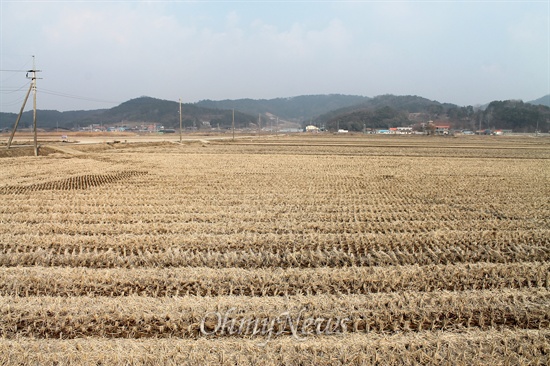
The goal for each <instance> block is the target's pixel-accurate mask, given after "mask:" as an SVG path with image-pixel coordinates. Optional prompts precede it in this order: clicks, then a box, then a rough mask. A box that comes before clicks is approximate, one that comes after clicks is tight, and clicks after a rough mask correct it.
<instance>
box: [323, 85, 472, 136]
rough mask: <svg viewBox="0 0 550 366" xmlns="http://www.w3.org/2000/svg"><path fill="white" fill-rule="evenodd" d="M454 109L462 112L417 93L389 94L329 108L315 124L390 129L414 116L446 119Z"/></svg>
mask: <svg viewBox="0 0 550 366" xmlns="http://www.w3.org/2000/svg"><path fill="white" fill-rule="evenodd" d="M451 110H457V111H460V107H458V106H456V105H454V104H449V103H440V102H437V101H434V100H429V99H426V98H423V97H419V96H416V95H405V96H398V95H391V94H387V95H380V96H377V97H374V98H371V99H368V100H367V101H365V102H363V103H361V104H357V105H353V106H349V107H345V108H340V109H336V110H333V111H330V112H328V113H326V114H324V115H321V116H319V117H318V118H316V119H315V120H314V123H315V124H316V125H318V126H325V127H326V128H327V129H329V130H335V129H337V128H343V129H349V130H352V131H360V130H362V129H363V128H364V127H366V128H389V127H397V126H404V125H409V124H411V118H413V121H412V122H414V117H419V119H420V120H421V121H423V122H426V121H428V120H437V119H441V118H446V117H447V115H446V114H447V112H448V111H451ZM472 112H473V109H472ZM411 114H415V115H417V116H411ZM457 114H458V113H457Z"/></svg>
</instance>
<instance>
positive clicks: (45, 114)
mask: <svg viewBox="0 0 550 366" xmlns="http://www.w3.org/2000/svg"><path fill="white" fill-rule="evenodd" d="M37 114H38V125H39V127H40V128H46V129H48V128H55V127H56V126H59V127H62V128H77V127H78V126H80V127H83V126H88V125H90V124H92V123H96V124H105V125H106V124H124V122H143V123H158V124H162V125H164V126H165V127H166V128H176V127H179V103H177V102H173V101H168V100H162V99H156V98H151V97H139V98H135V99H131V100H129V101H127V102H124V103H122V104H120V105H118V106H116V107H113V108H111V109H100V110H91V111H68V112H58V111H47V110H39V111H38V113H37ZM16 118H17V114H15V113H0V128H11V127H12V126H13V124H14V122H15V120H16ZM32 118H33V113H32V111H27V112H25V113H23V116H22V117H21V122H20V126H22V127H30V126H31V125H32ZM204 121H208V122H210V124H211V126H213V127H216V126H217V125H218V124H219V125H220V127H222V126H223V127H227V126H231V124H232V111H231V110H220V109H211V108H204V107H201V106H197V105H195V104H190V103H186V104H182V123H183V126H184V127H190V126H197V127H200V126H201V125H202V122H204ZM256 121H257V116H252V115H247V114H245V113H242V112H239V111H238V110H236V111H235V125H236V126H237V127H248V126H249V125H250V123H254V122H256Z"/></svg>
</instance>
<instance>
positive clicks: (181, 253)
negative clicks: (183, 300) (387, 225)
mask: <svg viewBox="0 0 550 366" xmlns="http://www.w3.org/2000/svg"><path fill="white" fill-rule="evenodd" d="M532 234H533V233H528V235H526V239H527V240H511V238H510V239H508V240H502V239H501V238H498V237H497V238H494V237H491V236H489V237H487V238H485V239H483V240H479V241H476V240H468V239H464V238H460V237H456V238H452V237H451V238H442V239H440V238H437V237H435V238H433V237H432V238H428V237H427V238H426V240H418V239H417V240H411V241H405V240H404V241H401V242H400V241H395V242H390V243H389V245H384V244H386V243H377V242H376V241H374V242H373V243H371V242H369V241H368V239H364V238H363V240H357V241H354V240H353V239H354V238H353V237H345V238H344V240H340V239H341V238H339V237H337V236H335V237H333V241H322V240H321V238H320V237H318V236H317V237H316V236H312V237H310V238H309V239H307V240H301V239H300V238H295V239H296V240H295V241H285V240H281V238H277V236H274V237H273V240H272V241H269V240H266V239H270V237H262V238H261V239H262V240H261V241H259V242H258V241H257V240H254V239H253V237H252V238H250V239H246V238H245V240H243V241H242V242H241V241H238V240H237V238H232V241H230V242H225V243H223V242H221V240H224V239H227V238H223V237H219V238H218V240H220V244H219V247H217V248H216V247H215V246H214V245H205V246H204V247H203V248H200V244H198V245H197V246H194V247H193V248H191V249H188V248H187V247H186V246H185V245H181V244H180V245H174V246H169V247H166V246H165V245H166V243H165V242H164V241H163V240H162V239H163V237H162V236H160V237H153V238H152V242H150V243H147V242H146V243H147V244H143V243H142V242H139V241H137V242H132V243H131V244H130V245H128V244H127V243H124V242H121V243H120V244H119V245H118V246H117V245H115V244H114V242H113V245H112V246H105V245H98V244H96V243H97V242H98V241H99V240H101V237H94V240H95V243H94V241H92V242H91V243H90V245H86V244H80V245H79V244H77V243H75V244H74V245H68V244H56V245H50V244H46V245H40V244H38V245H37V246H35V245H25V244H18V242H19V241H15V240H14V241H11V240H8V241H4V243H3V244H2V245H1V246H0V250H1V251H0V266H6V267H14V266H36V265H38V266H72V267H93V268H94V267H97V268H115V267H121V268H132V267H186V266H189V267H211V268H228V267H237V268H261V267H284V268H288V267H297V268H307V267H315V268H320V267H346V266H358V267H370V266H390V265H414V264H418V265H432V264H450V263H477V262H489V263H512V262H533V261H541V262H544V261H548V260H550V247H549V245H548V240H550V239H549V237H548V236H544V235H545V234H547V232H546V231H543V232H541V233H538V234H537V235H532ZM514 235H515V236H518V235H519V236H520V237H521V235H522V234H521V233H520V234H514ZM513 237H514V236H512V238H513ZM14 238H17V236H15V237H14ZM38 238H40V237H38ZM316 238H317V240H316ZM77 240H78V238H77ZM113 240H116V237H115V238H113ZM130 240H132V241H133V240H134V239H130ZM121 241H122V240H121ZM21 242H22V243H24V241H22V240H21ZM243 243H244V244H243ZM254 244H260V245H256V246H255V245H254ZM243 245H244V247H243Z"/></svg>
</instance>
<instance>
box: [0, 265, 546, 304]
mask: <svg viewBox="0 0 550 366" xmlns="http://www.w3.org/2000/svg"><path fill="white" fill-rule="evenodd" d="M534 287H543V288H546V289H550V264H548V263H512V264H490V263H478V264H467V265H463V264H454V265H430V266H417V265H414V266H397V267H394V266H386V267H346V268H337V269H332V268H315V269H306V268H302V269H278V268H275V269H256V270H247V269H238V268H227V269H211V268H189V267H184V268H173V269H170V268H168V269H145V268H139V269H118V268H116V269H89V268H82V267H77V268H63V267H12V268H5V269H4V270H3V271H1V272H0V295H1V296H15V297H18V296H19V297H28V296H67V297H71V296H132V295H139V296H150V297H164V296H292V295H322V294H347V295H349V294H372V293H380V292H398V291H410V292H413V291H423V292H425V291H466V290H481V289H483V290H489V289H491V290H497V289H500V290H505V289H526V288H534Z"/></svg>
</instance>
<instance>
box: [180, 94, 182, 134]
mask: <svg viewBox="0 0 550 366" xmlns="http://www.w3.org/2000/svg"><path fill="white" fill-rule="evenodd" d="M181 118H182V117H181V98H180V144H181V141H182V140H181Z"/></svg>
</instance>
